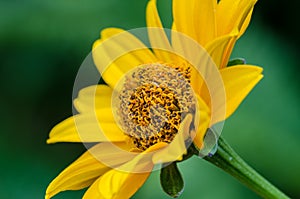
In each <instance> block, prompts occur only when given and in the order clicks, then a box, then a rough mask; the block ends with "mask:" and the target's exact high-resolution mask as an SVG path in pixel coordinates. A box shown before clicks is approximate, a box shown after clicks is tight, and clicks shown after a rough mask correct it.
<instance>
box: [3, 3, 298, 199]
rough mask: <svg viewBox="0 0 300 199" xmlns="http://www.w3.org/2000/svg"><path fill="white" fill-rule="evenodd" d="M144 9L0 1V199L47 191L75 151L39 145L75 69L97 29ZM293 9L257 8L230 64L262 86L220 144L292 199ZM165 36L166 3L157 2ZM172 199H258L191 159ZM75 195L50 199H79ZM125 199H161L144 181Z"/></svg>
mask: <svg viewBox="0 0 300 199" xmlns="http://www.w3.org/2000/svg"><path fill="white" fill-rule="evenodd" d="M146 3H147V0H110V1H102V0H77V1H71V0H52V1H50V0H45V1H40V0H24V1H8V0H7V1H6V0H1V1H0V64H1V67H0V91H1V97H0V110H1V120H0V130H1V131H0V133H1V134H0V157H1V158H0V168H1V169H0V198H3V199H27V198H28V199H35V198H37V199H38V198H43V197H44V192H45V189H46V187H47V185H48V183H50V181H51V180H52V179H53V178H54V177H55V176H56V175H57V174H58V173H59V172H60V171H61V170H62V169H63V168H64V167H66V166H67V165H68V164H69V163H71V162H72V161H73V160H74V159H76V158H77V157H78V156H79V155H80V154H81V153H82V152H83V151H84V150H85V148H84V147H83V146H82V145H81V144H69V143H61V144H55V145H46V139H47V137H48V132H49V131H50V129H51V128H52V127H53V126H54V125H55V124H57V123H58V122H59V121H61V120H62V119H64V118H66V117H68V116H70V115H71V114H72V101H71V100H72V98H71V96H72V88H73V82H74V79H75V77H76V73H77V70H78V68H79V67H80V65H81V62H82V61H83V60H84V58H85V56H86V55H87V54H88V53H89V52H90V50H91V46H92V43H93V41H95V40H96V39H97V38H98V37H99V31H100V30H101V29H103V28H105V27H110V26H113V27H121V28H125V29H131V28H136V27H143V26H145V16H144V15H145V14H144V10H145V6H146ZM297 8H299V1H289V3H283V2H282V1H279V0H272V1H271V0H265V1H260V2H258V3H257V5H256V9H255V12H254V16H253V20H252V23H251V25H250V27H249V29H248V31H247V32H246V34H245V35H244V36H243V37H242V39H240V41H239V42H238V43H237V45H236V48H235V50H234V52H233V55H232V56H233V57H245V58H246V59H247V62H248V63H252V64H257V65H261V66H263V67H264V75H265V77H264V79H263V80H262V81H261V82H260V83H259V85H258V86H256V88H255V89H254V90H253V92H252V93H251V94H250V95H249V97H248V98H247V99H246V100H245V101H244V102H243V104H242V105H241V106H240V108H239V109H238V111H237V112H236V113H235V114H234V115H233V116H232V117H231V118H230V119H229V120H227V122H226V123H225V129H224V131H223V135H224V137H225V138H226V139H227V140H228V141H229V142H230V143H231V145H232V146H233V147H234V148H235V149H236V151H238V152H239V154H240V155H241V156H242V157H243V158H244V159H245V160H246V161H247V162H248V163H249V164H250V165H252V166H253V167H254V168H256V169H257V170H258V171H259V172H260V173H262V174H263V175H264V176H265V177H267V178H268V179H269V180H270V181H271V182H273V183H274V184H275V185H277V186H279V187H280V188H281V189H282V190H283V191H284V192H286V193H287V194H289V195H290V196H292V197H293V198H300V189H299V184H300V170H299V168H300V155H299V152H300V144H299V143H300V125H299V124H300V123H299V122H300V107H299V99H300V94H299V87H300V86H299V85H300V84H299V83H300V78H299V61H298V60H299V57H298V56H299V47H298V46H299V44H300V42H299V39H298V36H299V34H300V33H299V29H297V25H299V23H298V22H299V15H298V13H297V10H296V9H297ZM159 9H160V13H161V14H162V17H163V20H164V24H165V25H166V27H170V20H171V14H170V13H171V0H160V1H159ZM180 169H181V171H182V174H183V176H184V179H185V191H184V193H183V194H182V196H181V197H180V198H213V199H214V198H249V199H255V198H259V197H258V196H257V195H256V194H255V193H253V192H251V191H250V190H248V189H247V188H246V187H244V186H243V185H241V184H240V183H239V182H238V181H236V180H235V179H234V178H232V177H231V176H229V175H228V174H226V173H224V172H223V171H221V170H219V169H218V168H216V167H214V166H213V165H211V164H209V163H207V162H205V161H204V160H202V159H197V158H192V159H189V160H188V161H185V162H183V163H181V164H180ZM82 194H83V191H77V192H64V193H61V194H59V195H58V196H56V197H55V198H81V196H82ZM133 198H144V199H147V198H149V199H150V198H168V197H167V196H166V195H165V194H164V193H163V191H162V189H161V188H160V185H159V173H158V172H154V173H153V174H152V175H151V177H150V179H149V180H148V181H147V183H146V184H145V185H144V186H143V187H142V188H141V189H140V190H139V191H138V193H137V194H136V195H135V196H134V197H133Z"/></svg>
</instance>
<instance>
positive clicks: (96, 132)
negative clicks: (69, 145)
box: [47, 110, 126, 144]
mask: <svg viewBox="0 0 300 199" xmlns="http://www.w3.org/2000/svg"><path fill="white" fill-rule="evenodd" d="M109 114H111V110H109V111H108V112H104V111H102V112H101V113H99V114H97V115H93V114H78V115H75V116H72V117H69V118H68V119H66V120H64V121H62V122H61V123H59V124H57V125H56V126H55V127H54V128H53V129H52V130H51V132H50V134H49V139H48V140H47V143H48V144H49V143H56V142H109V141H112V142H119V141H124V140H125V139H126V135H125V134H124V133H123V132H122V131H121V129H120V128H119V127H118V125H117V124H116V123H115V122H105V121H103V119H101V118H105V116H106V115H109Z"/></svg>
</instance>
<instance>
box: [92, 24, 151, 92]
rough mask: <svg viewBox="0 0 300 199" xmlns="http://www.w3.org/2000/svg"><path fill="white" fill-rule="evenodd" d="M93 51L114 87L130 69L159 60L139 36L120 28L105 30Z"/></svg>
mask: <svg viewBox="0 0 300 199" xmlns="http://www.w3.org/2000/svg"><path fill="white" fill-rule="evenodd" d="M92 53H93V59H94V62H95V64H96V66H97V68H98V70H99V72H100V73H101V74H102V77H103V79H104V80H105V82H106V83H108V84H109V85H110V86H111V87H112V88H114V86H115V85H116V83H117V82H118V80H119V79H120V78H121V77H122V76H123V74H124V73H126V72H127V71H129V70H130V69H132V68H134V67H136V66H139V65H141V64H144V63H149V62H155V61H156V60H157V59H156V58H155V56H154V55H153V53H152V52H151V51H150V50H149V49H148V48H147V47H146V46H145V45H144V44H143V43H142V42H141V41H140V40H139V39H138V38H136V37H135V36H134V35H132V34H131V33H129V32H126V31H124V30H122V29H118V28H107V29H105V30H103V31H102V32H101V39H100V40H97V41H96V42H95V43H94V46H93V52H92ZM112 74H113V75H112Z"/></svg>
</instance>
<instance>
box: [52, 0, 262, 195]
mask: <svg viewBox="0 0 300 199" xmlns="http://www.w3.org/2000/svg"><path fill="white" fill-rule="evenodd" d="M254 4H255V1H241V0H238V1H236V0H221V1H220V2H219V3H217V1H215V0H192V1H189V2H187V1H182V0H173V18H174V21H173V26H172V30H171V31H170V35H171V38H170V40H171V41H169V38H168V37H167V34H166V31H168V30H165V29H163V27H162V23H161V21H160V18H159V15H158V12H157V8H156V1H155V0H151V1H149V3H148V6H147V27H148V28H147V29H146V30H147V34H148V37H149V41H150V44H151V46H148V47H147V46H146V45H145V44H144V42H142V41H141V40H140V39H138V38H137V37H136V36H134V34H133V33H136V32H134V31H133V32H128V31H124V30H121V29H117V28H108V29H105V30H103V31H102V32H101V38H100V39H99V40H97V41H96V42H95V43H94V46H93V52H92V56H93V59H94V62H95V64H96V66H97V69H98V71H99V72H100V74H101V76H102V78H103V79H104V81H105V82H106V83H107V85H94V86H89V87H87V88H84V89H82V90H81V91H80V92H79V95H78V97H77V98H76V99H75V100H74V106H75V108H76V109H77V111H78V114H76V115H74V116H72V117H70V118H68V119H66V120H65V121H63V122H61V123H59V124H58V125H57V126H55V127H54V128H53V129H52V131H51V132H50V138H49V139H48V141H47V142H48V143H55V142H84V143H86V142H88V143H90V142H92V143H98V144H95V145H94V146H93V147H92V148H90V149H89V150H88V151H87V152H86V153H84V154H83V155H82V156H81V157H80V158H79V159H77V160H76V161H75V162H74V163H73V164H71V165H70V166H69V167H67V168H66V169H65V170H64V171H63V172H62V173H61V174H60V175H59V176H57V177H56V178H55V179H54V180H53V181H52V182H51V184H50V185H49V187H48V189H47V191H46V198H51V197H52V196H54V195H56V194H57V193H59V192H61V191H64V190H77V189H82V188H85V187H88V186H90V187H89V189H88V190H87V192H86V193H85V195H84V198H129V197H131V196H132V195H133V194H134V193H135V192H136V191H137V190H138V188H139V187H140V186H142V184H143V183H144V182H145V180H146V179H147V178H148V176H149V174H150V172H151V170H152V169H153V167H154V165H156V164H159V163H164V164H166V163H170V162H174V161H180V160H183V156H184V155H185V154H187V151H188V150H187V149H188V148H189V147H190V146H191V145H193V146H195V147H196V148H197V149H198V150H200V151H201V150H203V149H205V147H211V146H212V145H210V144H209V143H207V142H205V134H206V132H207V129H208V128H210V127H211V126H212V125H214V124H216V123H218V122H221V121H224V120H225V119H226V118H227V117H229V116H230V115H231V114H232V113H233V112H234V111H235V110H236V109H237V107H238V106H239V104H240V103H241V102H242V100H243V99H244V98H245V97H246V96H247V94H248V93H249V92H250V91H251V89H252V88H253V87H254V86H255V85H256V84H257V82H258V81H259V80H260V79H261V78H262V75H261V72H262V69H261V68H259V67H256V66H250V65H236V66H232V67H226V65H227V63H228V60H229V57H230V54H231V51H232V48H233V46H234V43H235V41H236V40H237V39H238V38H239V37H240V36H241V35H242V34H243V32H244V31H245V29H246V28H247V26H248V24H249V21H250V17H251V13H252V9H253V6H254ZM143 30H144V31H145V29H143ZM142 32H143V31H142ZM140 33H141V32H140ZM143 33H145V32H143ZM201 46H202V47H201ZM149 48H151V50H150V49H149ZM212 144H215V143H212Z"/></svg>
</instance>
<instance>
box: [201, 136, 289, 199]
mask: <svg viewBox="0 0 300 199" xmlns="http://www.w3.org/2000/svg"><path fill="white" fill-rule="evenodd" d="M218 144H219V146H218V150H217V152H216V153H215V154H214V155H213V156H207V157H205V158H204V159H205V160H207V161H209V162H210V163H212V164H214V165H216V166H217V167H219V168H221V169H223V170H224V171H225V172H227V173H229V174H230V175H232V176H233V177H235V178H237V179H238V180H239V181H240V182H242V183H244V184H245V185H246V186H248V187H249V188H250V189H252V190H253V191H255V192H256V193H257V194H259V195H260V196H262V197H263V198H278V199H286V198H289V197H288V196H286V195H285V194H284V193H282V192H281V191H280V190H279V189H277V188H276V187H275V186H274V185H272V184H271V183H270V182H268V181H267V180H266V179H265V178H264V177H262V176H261V175H260V174H258V173H257V172H256V171H255V170H254V169H253V168H251V167H250V166H249V165H248V164H247V163H246V162H245V161H243V159H242V158H241V157H240V156H239V155H238V154H237V153H236V152H235V151H234V150H233V149H232V148H231V147H230V146H229V144H228V143H227V142H226V141H225V140H224V139H223V138H222V137H220V138H219V141H218Z"/></svg>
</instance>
